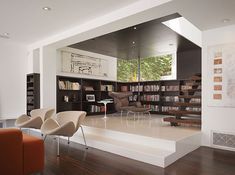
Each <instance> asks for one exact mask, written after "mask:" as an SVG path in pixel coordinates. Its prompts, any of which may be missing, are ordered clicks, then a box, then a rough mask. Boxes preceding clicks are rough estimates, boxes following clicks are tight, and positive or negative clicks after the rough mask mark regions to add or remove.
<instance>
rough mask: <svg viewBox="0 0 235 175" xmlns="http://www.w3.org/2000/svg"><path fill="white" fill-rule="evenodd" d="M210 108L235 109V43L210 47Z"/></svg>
mask: <svg viewBox="0 0 235 175" xmlns="http://www.w3.org/2000/svg"><path fill="white" fill-rule="evenodd" d="M207 53H208V55H207V59H208V68H209V69H208V78H209V82H208V83H209V87H210V89H209V94H210V97H209V101H208V105H209V106H220V107H235V66H234V65H235V43H230V44H222V45H215V46H210V47H208V52H207Z"/></svg>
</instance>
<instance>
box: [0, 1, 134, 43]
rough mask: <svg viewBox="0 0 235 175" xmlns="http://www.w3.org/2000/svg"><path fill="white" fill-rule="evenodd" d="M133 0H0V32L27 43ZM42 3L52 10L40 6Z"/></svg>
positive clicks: (120, 6)
mask: <svg viewBox="0 0 235 175" xmlns="http://www.w3.org/2000/svg"><path fill="white" fill-rule="evenodd" d="M136 1H137V0H0V22H1V24H0V34H2V33H4V32H8V33H10V35H11V38H12V40H14V41H18V42H23V43H26V44H29V43H32V42H35V41H38V40H41V39H44V38H47V37H49V36H51V35H54V34H58V33H60V32H63V31H64V30H67V29H70V28H72V27H74V26H77V25H80V24H82V23H84V22H87V21H89V20H92V19H94V18H96V17H99V16H103V15H105V14H107V13H110V12H112V11H113V10H117V9H119V8H122V7H124V6H127V5H130V4H131V3H133V2H136ZM45 6H49V7H51V8H52V10H51V11H48V12H47V11H44V10H42V8H43V7H45ZM0 39H2V38H0Z"/></svg>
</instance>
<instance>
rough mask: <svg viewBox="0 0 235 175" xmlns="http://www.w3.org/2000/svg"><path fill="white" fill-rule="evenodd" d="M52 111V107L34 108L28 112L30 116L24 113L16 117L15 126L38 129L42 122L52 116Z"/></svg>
mask: <svg viewBox="0 0 235 175" xmlns="http://www.w3.org/2000/svg"><path fill="white" fill-rule="evenodd" d="M54 111H55V110H54V109H49V108H42V109H34V110H32V111H31V112H30V116H28V115H25V114H24V115H21V116H20V117H19V118H17V119H16V121H15V126H16V127H19V128H28V129H30V128H34V129H40V128H41V126H42V124H43V122H45V121H46V120H47V119H49V118H50V117H52V115H53V113H54Z"/></svg>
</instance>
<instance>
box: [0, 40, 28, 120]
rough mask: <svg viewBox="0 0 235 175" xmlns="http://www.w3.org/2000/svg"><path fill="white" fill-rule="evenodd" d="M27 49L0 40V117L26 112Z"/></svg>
mask: <svg viewBox="0 0 235 175" xmlns="http://www.w3.org/2000/svg"><path fill="white" fill-rule="evenodd" d="M27 56H28V55H27V48H26V47H25V46H22V45H19V44H16V43H11V42H10V41H8V40H1V39H0V117H18V116H19V115H21V114H23V113H25V112H26V111H25V110H26V72H27Z"/></svg>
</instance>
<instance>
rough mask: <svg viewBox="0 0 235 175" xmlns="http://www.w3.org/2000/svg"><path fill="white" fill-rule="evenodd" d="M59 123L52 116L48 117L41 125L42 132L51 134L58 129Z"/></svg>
mask: <svg viewBox="0 0 235 175" xmlns="http://www.w3.org/2000/svg"><path fill="white" fill-rule="evenodd" d="M59 126H60V125H59V123H58V122H57V121H56V120H55V119H52V118H49V119H47V120H46V121H45V122H44V123H43V124H42V126H41V132H42V133H43V134H46V135H47V134H50V133H51V131H53V130H55V129H57V128H58V127H59Z"/></svg>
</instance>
